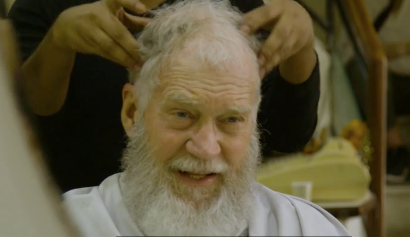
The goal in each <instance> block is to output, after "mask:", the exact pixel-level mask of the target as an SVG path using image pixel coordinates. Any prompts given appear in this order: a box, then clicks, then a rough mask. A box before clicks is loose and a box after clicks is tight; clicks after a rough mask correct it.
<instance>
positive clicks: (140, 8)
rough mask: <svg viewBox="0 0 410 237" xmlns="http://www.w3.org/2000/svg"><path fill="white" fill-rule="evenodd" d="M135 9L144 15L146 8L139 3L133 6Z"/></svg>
mask: <svg viewBox="0 0 410 237" xmlns="http://www.w3.org/2000/svg"><path fill="white" fill-rule="evenodd" d="M135 8H136V9H138V10H141V11H142V13H145V12H146V11H147V7H146V6H145V5H144V4H142V3H140V2H139V3H137V4H135Z"/></svg>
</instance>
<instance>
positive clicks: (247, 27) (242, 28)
mask: <svg viewBox="0 0 410 237" xmlns="http://www.w3.org/2000/svg"><path fill="white" fill-rule="evenodd" d="M239 29H240V30H241V31H242V32H243V33H245V34H249V32H251V28H249V26H247V25H242V26H241V27H240V28H239Z"/></svg>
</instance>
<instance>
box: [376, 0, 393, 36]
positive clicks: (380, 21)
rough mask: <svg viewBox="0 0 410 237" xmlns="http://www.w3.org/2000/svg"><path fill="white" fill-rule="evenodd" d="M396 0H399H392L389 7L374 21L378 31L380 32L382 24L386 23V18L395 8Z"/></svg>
mask: <svg viewBox="0 0 410 237" xmlns="http://www.w3.org/2000/svg"><path fill="white" fill-rule="evenodd" d="M396 1H397V0H392V1H390V2H389V4H388V5H387V7H386V8H385V9H384V10H383V11H382V12H381V13H380V14H379V16H378V17H377V18H376V20H375V21H374V28H375V29H376V31H377V32H379V31H380V29H381V28H382V26H383V25H384V23H386V20H387V18H388V17H389V16H390V13H391V11H392V10H393V7H394V3H395V2H396Z"/></svg>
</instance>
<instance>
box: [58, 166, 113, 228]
mask: <svg viewBox="0 0 410 237" xmlns="http://www.w3.org/2000/svg"><path fill="white" fill-rule="evenodd" d="M118 178H119V175H118V174H116V175H112V176H110V177H108V178H107V179H106V180H104V181H103V182H102V183H101V185H99V186H95V187H87V188H79V189H74V190H70V191H68V192H66V193H64V194H63V204H64V207H65V208H66V212H67V214H68V216H69V217H70V218H71V220H72V221H73V222H74V225H75V226H76V227H77V229H78V230H79V231H80V233H81V234H82V236H108V235H107V234H109V235H110V236H115V235H118V234H119V233H118V230H117V228H116V226H115V224H114V222H113V220H112V217H111V214H110V207H109V206H107V205H106V199H109V198H111V197H109V196H108V195H112V194H115V189H116V188H117V187H118Z"/></svg>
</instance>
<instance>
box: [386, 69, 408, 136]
mask: <svg viewBox="0 0 410 237" xmlns="http://www.w3.org/2000/svg"><path fill="white" fill-rule="evenodd" d="M388 79H389V81H388V83H389V86H388V90H387V128H392V127H394V126H395V125H396V122H397V121H396V120H397V117H399V116H406V115H410V103H409V101H410V76H402V75H398V74H395V73H393V72H389V78H388Z"/></svg>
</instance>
